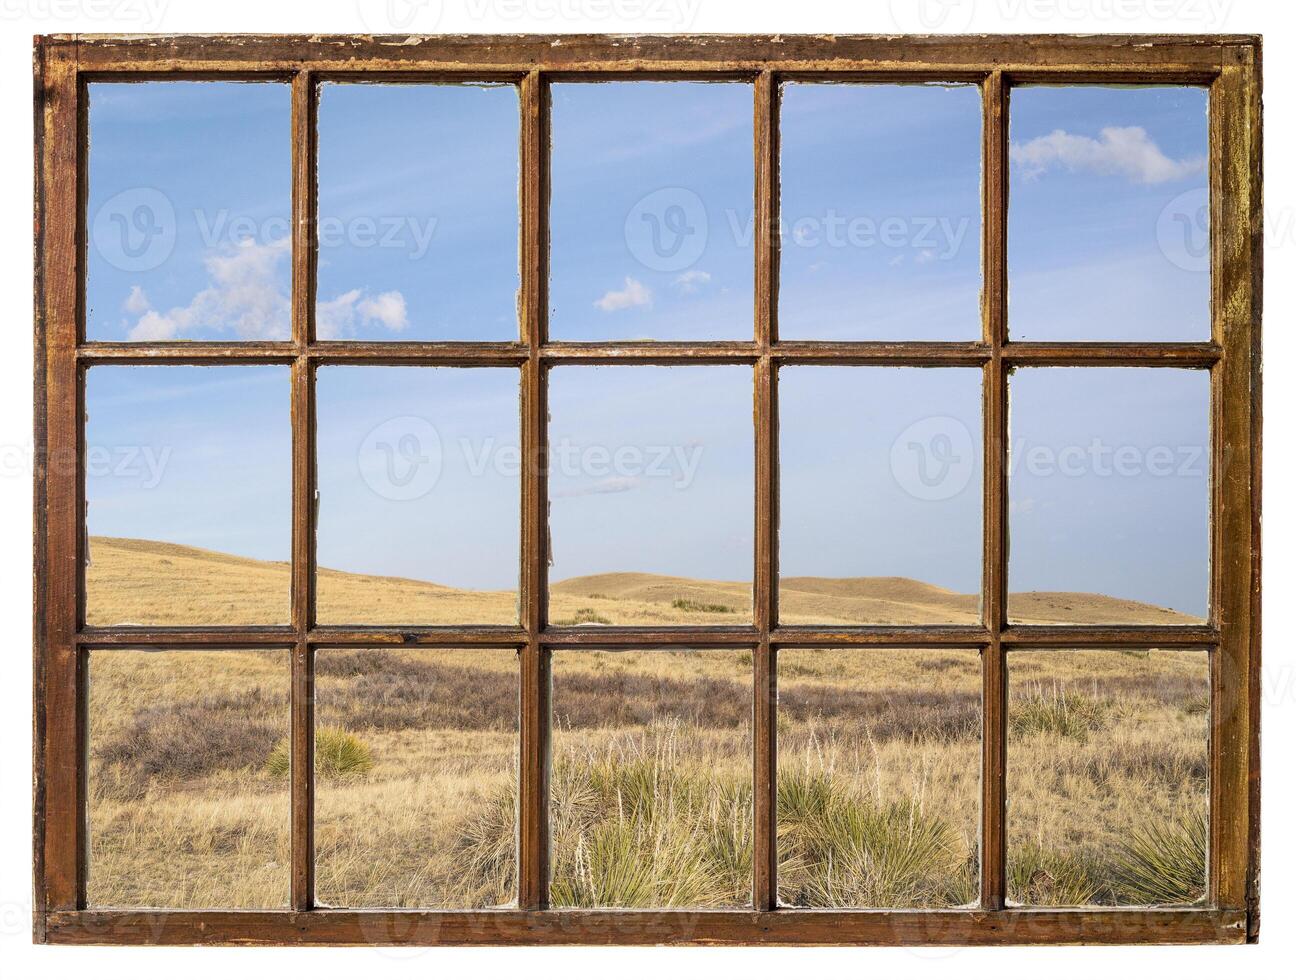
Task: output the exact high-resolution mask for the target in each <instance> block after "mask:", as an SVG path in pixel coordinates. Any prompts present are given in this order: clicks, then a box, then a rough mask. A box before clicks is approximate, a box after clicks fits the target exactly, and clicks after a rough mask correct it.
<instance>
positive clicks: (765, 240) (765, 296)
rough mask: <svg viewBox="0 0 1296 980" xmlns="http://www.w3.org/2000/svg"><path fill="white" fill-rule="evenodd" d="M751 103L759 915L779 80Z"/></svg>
mask: <svg viewBox="0 0 1296 980" xmlns="http://www.w3.org/2000/svg"><path fill="white" fill-rule="evenodd" d="M753 89H754V93H753V94H754V100H755V114H756V115H755V126H754V137H755V138H754V143H755V148H754V149H755V167H756V180H755V189H756V201H755V229H756V255H755V261H756V269H755V276H754V285H755V296H754V301H753V309H754V311H755V324H754V327H755V337H756V346H757V348H758V349H759V350H760V352H761V354H760V359H759V360H758V361H757V362H756V365H755V377H754V381H755V411H754V418H755V423H756V424H755V430H756V431H755V435H756V447H755V483H756V487H755V489H756V502H755V508H754V514H755V521H756V527H755V538H754V540H755V556H754V558H755V566H754V568H753V581H752V605H753V610H754V615H755V622H756V632H757V636H758V642H757V644H756V647H755V649H754V650H753V652H752V736H753V746H754V757H753V780H754V782H753V786H754V792H753V794H752V807H753V811H754V812H753V834H752V837H753V842H752V846H753V861H752V869H753V881H752V889H753V893H752V894H753V901H754V903H755V905H756V908H757V909H761V910H766V909H773V908H775V907H776V906H777V905H778V829H777V827H776V825H775V822H776V815H777V810H778V806H777V803H778V801H777V795H778V778H777V771H776V770H777V752H778V691H777V668H776V663H775V657H776V654H775V652H774V649H773V647H772V646H771V644H770V634H771V633H772V632H773V630H774V627H775V626H776V625H777V623H778V445H777V442H778V432H777V429H778V420H777V408H776V405H777V384H778V379H777V372H778V368H777V366H776V365H775V363H774V361H773V360H772V359H771V357H770V355H769V350H770V347H771V346H772V344H773V343H774V341H775V339H776V338H777V336H778V244H779V242H778V195H779V191H778V155H779V151H778V125H779V124H778V103H779V89H778V79H777V77H776V76H775V75H774V74H773V73H772V72H768V71H765V72H761V74H760V75H759V76H758V77H757V78H756V84H755V85H754V86H753Z"/></svg>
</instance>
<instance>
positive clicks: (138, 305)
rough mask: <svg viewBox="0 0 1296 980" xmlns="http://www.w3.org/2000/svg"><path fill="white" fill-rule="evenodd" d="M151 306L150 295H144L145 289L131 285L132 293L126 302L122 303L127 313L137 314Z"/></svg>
mask: <svg viewBox="0 0 1296 980" xmlns="http://www.w3.org/2000/svg"><path fill="white" fill-rule="evenodd" d="M149 306H150V303H149V301H148V297H147V296H145V295H144V290H142V289H140V287H139V286H131V291H130V295H129V296H127V297H126V302H125V303H123V304H122V308H123V309H125V310H126V312H127V313H135V314H139V313H144V312H146V311H147V310H148V308H149Z"/></svg>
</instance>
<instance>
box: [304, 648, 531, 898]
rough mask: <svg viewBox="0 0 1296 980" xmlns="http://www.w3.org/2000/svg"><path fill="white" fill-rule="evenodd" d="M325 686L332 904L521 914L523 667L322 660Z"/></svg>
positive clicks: (320, 755) (421, 653)
mask: <svg viewBox="0 0 1296 980" xmlns="http://www.w3.org/2000/svg"><path fill="white" fill-rule="evenodd" d="M315 678H316V679H315V696H316V701H315V725H316V728H315V821H316V823H315V827H316V830H315V849H316V880H315V890H316V894H317V896H318V899H319V901H320V902H321V903H323V904H325V905H330V906H335V907H352V908H359V907H370V908H451V909H472V908H488V907H494V906H500V905H509V904H512V903H514V902H515V901H516V892H517V884H516V882H517V854H516V850H517V785H518V775H517V752H518V745H517V724H518V665H517V654H516V653H514V652H513V651H512V650H321V651H320V652H319V653H317V654H316V656H315Z"/></svg>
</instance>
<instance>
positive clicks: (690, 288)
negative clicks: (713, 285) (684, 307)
mask: <svg viewBox="0 0 1296 980" xmlns="http://www.w3.org/2000/svg"><path fill="white" fill-rule="evenodd" d="M710 281H711V273H709V272H703V271H702V270H701V269H689V270H688V272H681V273H680V274H679V275H678V276H676V277H675V285H676V286H678V287H679V291H680V292H681V293H696V292H697V291H698V290H700V289H701V288H702V287H703V286H705V285H706V284H707V283H709V282H710Z"/></svg>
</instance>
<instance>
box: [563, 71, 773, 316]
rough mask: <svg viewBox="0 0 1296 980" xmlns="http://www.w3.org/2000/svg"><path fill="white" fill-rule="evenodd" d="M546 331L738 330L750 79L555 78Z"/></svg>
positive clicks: (745, 310) (743, 284)
mask: <svg viewBox="0 0 1296 980" xmlns="http://www.w3.org/2000/svg"><path fill="white" fill-rule="evenodd" d="M552 93H553V95H552V98H553V122H552V131H553V158H552V159H553V162H552V168H551V185H552V188H551V202H552V203H551V206H550V212H551V214H550V226H551V228H550V230H551V249H550V251H551V258H550V266H551V270H550V271H551V277H550V278H551V284H550V292H551V302H552V305H553V315H552V322H551V324H550V334H551V335H552V336H553V337H554V338H555V339H557V340H605V339H610V340H630V339H651V340H716V339H744V338H745V339H750V337H751V336H752V270H753V253H752V240H753V232H754V227H753V221H754V217H755V212H754V210H753V201H754V193H755V192H754V185H753V179H754V178H753V162H752V140H753V137H752V88H751V86H750V85H745V84H738V83H732V82H731V83H714V82H642V81H640V82H602V83H599V84H567V85H555V86H554V87H553V89H552Z"/></svg>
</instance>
